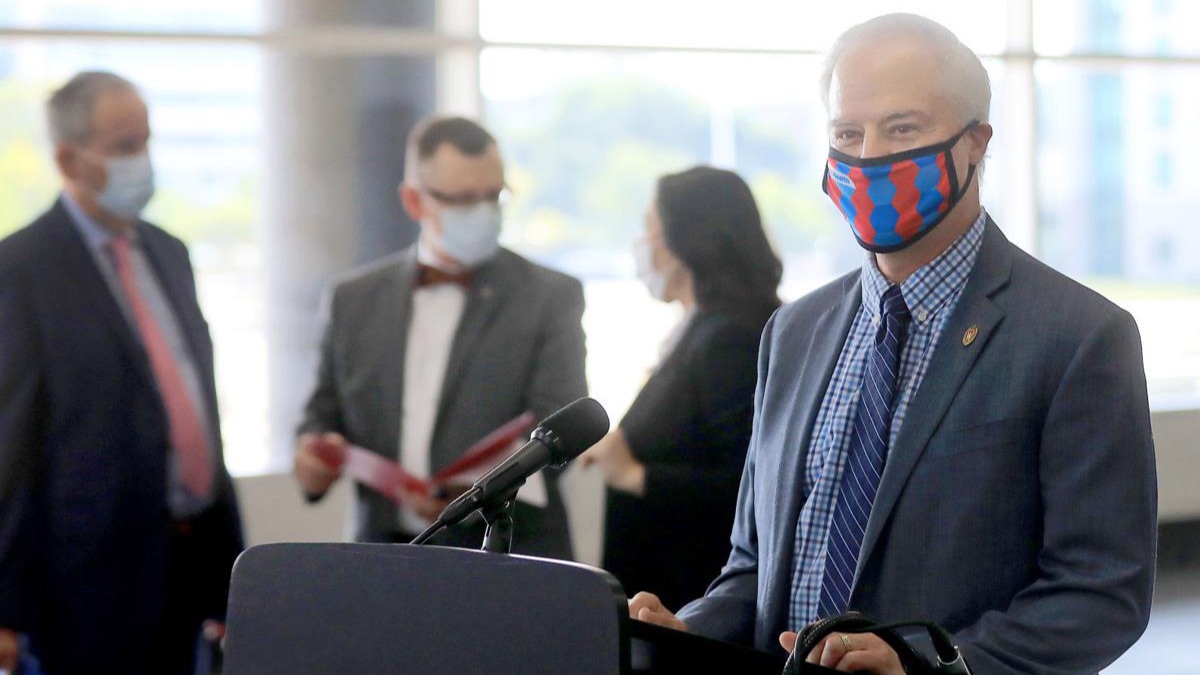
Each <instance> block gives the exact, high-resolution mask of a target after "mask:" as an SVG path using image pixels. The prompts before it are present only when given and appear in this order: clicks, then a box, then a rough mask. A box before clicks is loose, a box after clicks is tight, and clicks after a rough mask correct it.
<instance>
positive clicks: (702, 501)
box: [604, 307, 774, 610]
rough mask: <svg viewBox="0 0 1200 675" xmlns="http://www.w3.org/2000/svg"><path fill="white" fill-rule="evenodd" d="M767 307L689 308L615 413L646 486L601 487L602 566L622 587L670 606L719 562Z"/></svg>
mask: <svg viewBox="0 0 1200 675" xmlns="http://www.w3.org/2000/svg"><path fill="white" fill-rule="evenodd" d="M773 309H774V308H773V307H765V308H762V309H760V310H750V311H746V310H741V311H737V312H733V311H721V310H708V311H704V310H702V311H700V312H698V313H697V314H696V315H695V316H694V317H693V318H692V320H691V322H690V324H689V325H688V326H687V327H686V328H685V330H684V333H683V335H682V336H681V337H680V339H679V342H678V344H677V345H676V346H675V349H674V350H673V351H672V352H671V353H670V355H669V356H667V358H666V359H665V360H664V361H663V362H662V364H661V365H660V366H659V368H658V369H657V370H656V371H655V372H654V374H653V375H652V376H651V377H650V379H649V380H648V381H647V382H646V385H645V386H644V387H643V388H642V390H641V392H640V393H639V394H638V396H637V398H636V399H635V400H634V402H633V405H632V406H631V407H630V409H629V412H628V413H626V415H625V418H624V419H622V420H621V425H620V426H621V429H622V431H624V434H625V439H626V441H628V443H629V447H630V449H631V450H632V452H633V456H634V457H635V458H637V460H638V461H639V462H642V463H643V464H645V465H646V487H645V493H644V495H643V496H641V497H637V496H634V495H631V494H629V493H627V492H621V491H618V490H613V489H611V488H610V489H608V490H607V491H606V492H607V505H606V510H605V516H606V517H605V526H604V567H605V568H606V569H607V570H608V571H609V572H611V573H612V574H614V575H615V576H616V577H617V578H618V579H619V580H620V581H621V584H622V585H623V586H624V587H625V591H626V592H627V593H629V594H630V595H632V594H633V593H636V592H638V591H650V592H652V593H654V594H656V595H658V596H659V597H660V598H661V599H662V601H663V603H664V604H665V605H666V606H667V607H668V608H669V609H671V610H678V609H679V608H680V607H681V606H682V605H683V604H685V603H687V602H688V601H691V600H694V599H696V598H698V597H700V596H701V595H703V594H704V590H705V588H707V587H708V584H709V583H710V582H711V581H712V580H713V579H715V578H716V576H717V574H718V573H719V572H720V570H721V567H722V565H724V564H725V560H726V558H728V556H729V533H730V530H731V529H732V526H733V515H734V509H735V503H736V499H737V492H738V484H739V482H740V480H741V475H742V466H743V464H744V463H745V458H746V448H747V445H748V444H749V441H750V427H751V417H752V416H753V407H754V386H755V381H756V378H757V365H756V364H757V358H758V343H759V338H760V337H761V334H762V329H763V325H764V324H765V323H766V320H767V318H768V317H769V316H770V312H771V311H772V310H773Z"/></svg>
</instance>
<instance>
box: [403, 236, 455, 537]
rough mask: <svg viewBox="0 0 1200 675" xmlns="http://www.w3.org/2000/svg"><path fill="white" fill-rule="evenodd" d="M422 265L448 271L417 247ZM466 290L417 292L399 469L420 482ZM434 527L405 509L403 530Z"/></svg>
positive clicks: (446, 287)
mask: <svg viewBox="0 0 1200 675" xmlns="http://www.w3.org/2000/svg"><path fill="white" fill-rule="evenodd" d="M417 260H418V261H419V262H421V263H422V264H425V265H430V266H432V267H443V265H442V264H441V263H439V262H438V261H437V260H436V258H435V257H434V255H433V254H432V253H431V252H430V251H429V250H428V249H426V248H425V247H423V246H421V244H420V243H418V244H417ZM466 303H467V290H466V289H465V288H463V287H462V286H459V285H458V284H452V283H445V284H435V285H432V286H425V287H422V288H414V289H413V297H412V317H411V320H410V322H409V326H408V347H407V350H406V351H405V353H404V409H403V410H402V411H401V412H400V429H401V432H400V464H401V466H403V467H404V469H405V471H408V472H409V473H411V474H413V475H414V476H417V477H420V478H426V477H428V476H429V475H430V473H431V467H430V464H429V454H430V450H431V448H430V445H431V443H432V441H433V426H434V424H435V423H436V422H437V412H438V404H439V401H440V398H441V394H442V383H443V381H444V380H445V379H446V366H447V365H448V364H449V362H450V349H451V347H452V346H453V345H454V334H455V332H456V331H457V330H458V324H459V322H460V321H461V320H462V315H463V309H464V308H465V307H466ZM428 525H429V523H428V522H427V521H425V520H424V519H422V518H420V517H419V516H417V515H416V514H414V513H412V512H410V511H407V510H405V509H400V527H401V529H403V530H407V531H409V532H413V533H415V532H420V531H422V530H424V529H425V528H426V527H428Z"/></svg>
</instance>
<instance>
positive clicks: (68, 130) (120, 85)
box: [46, 70, 137, 143]
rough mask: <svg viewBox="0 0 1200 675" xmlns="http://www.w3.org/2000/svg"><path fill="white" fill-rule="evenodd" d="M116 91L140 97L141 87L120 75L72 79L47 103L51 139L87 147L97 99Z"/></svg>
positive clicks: (93, 74) (85, 74)
mask: <svg viewBox="0 0 1200 675" xmlns="http://www.w3.org/2000/svg"><path fill="white" fill-rule="evenodd" d="M113 91H130V92H134V93H136V92H137V87H136V86H134V84H133V83H132V82H130V81H129V80H127V79H125V78H123V77H121V76H120V75H116V74H114V73H109V72H105V71H99V70H91V71H84V72H82V73H79V74H77V75H75V77H72V78H71V79H70V80H69V81H68V82H67V83H66V84H64V85H63V86H62V87H60V88H59V89H57V90H56V91H55V92H54V93H53V94H51V95H50V100H49V101H47V102H46V121H47V126H48V127H49V129H50V138H51V139H52V140H53V141H54V142H55V143H85V142H86V141H87V140H88V137H89V136H90V135H91V133H92V113H93V112H94V111H95V109H96V99H98V98H100V96H101V95H103V94H107V93H109V92H113Z"/></svg>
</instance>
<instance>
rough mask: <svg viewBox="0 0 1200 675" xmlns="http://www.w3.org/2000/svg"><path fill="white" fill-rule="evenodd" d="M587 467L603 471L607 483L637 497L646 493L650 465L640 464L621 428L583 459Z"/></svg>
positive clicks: (582, 463)
mask: <svg viewBox="0 0 1200 675" xmlns="http://www.w3.org/2000/svg"><path fill="white" fill-rule="evenodd" d="M579 464H580V466H582V467H583V468H585V469H586V468H588V467H591V466H595V467H596V468H598V469H600V473H601V475H602V476H603V478H604V484H605V485H607V486H609V487H611V488H613V489H614V490H620V491H622V492H628V493H630V494H633V495H637V496H639V497H640V496H642V495H643V494H645V493H646V465H645V464H642V463H641V462H639V461H637V458H635V457H634V456H633V450H631V449H630V448H629V443H628V442H627V441H626V440H625V434H624V432H622V431H621V429H620V427H618V428H617V429H616V431H612V432H610V433H609V434H607V435H606V436H605V437H604V438H601V439H600V441H599V442H598V443H596V444H595V445H593V446H592V447H590V448H588V450H587V452H585V453H583V454H582V455H580V456H579Z"/></svg>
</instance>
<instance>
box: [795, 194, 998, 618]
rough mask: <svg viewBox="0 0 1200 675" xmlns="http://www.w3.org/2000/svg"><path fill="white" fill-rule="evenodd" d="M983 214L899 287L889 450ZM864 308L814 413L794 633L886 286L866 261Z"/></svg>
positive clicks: (814, 574) (818, 561)
mask: <svg viewBox="0 0 1200 675" xmlns="http://www.w3.org/2000/svg"><path fill="white" fill-rule="evenodd" d="M986 222H987V214H986V212H984V211H983V210H982V209H981V210H980V212H979V218H977V219H976V220H975V223H974V224H973V225H971V227H970V229H968V230H967V232H966V233H965V234H963V236H961V237H959V239H958V240H957V241H956V242H954V244H952V245H951V246H950V248H948V249H946V250H945V251H944V252H943V253H942V254H941V255H940V256H938V257H937V258H935V259H934V260H933V261H931V262H930V263H929V264H927V265H925V266H924V267H921V268H920V269H918V270H917V271H916V272H914V273H913V274H912V275H911V276H910V277H909V278H908V279H906V280H905V281H904V283H902V284H901V285H900V290H901V292H902V293H903V294H904V300H905V303H906V304H907V305H908V308H909V311H910V312H911V314H912V324H911V325H910V326H909V331H908V342H907V343H906V344H905V346H904V351H903V353H902V354H901V355H900V380H899V388H898V391H897V395H896V402H895V412H894V413H893V417H892V430H891V438H890V439H889V441H888V447H889V448H890V447H891V445H892V444H893V443H895V441H896V436H897V434H898V433H899V432H900V426H901V425H902V424H903V423H904V414H905V411H906V410H907V409H908V402H909V401H911V400H912V397H913V394H914V393H916V391H917V388H918V387H920V386H921V381H922V380H923V379H924V378H925V371H926V370H928V369H929V362H930V359H931V358H932V356H933V351H934V348H935V347H936V346H937V341H938V338H939V337H940V335H941V333H942V328H943V327H944V326H945V325H946V319H947V318H949V316H950V315H951V314H952V313H953V312H954V307H955V305H957V304H958V299H959V298H960V297H961V296H962V290H963V288H964V287H965V286H966V283H967V276H968V275H969V274H970V273H971V268H973V267H974V266H975V258H976V256H977V254H978V253H979V245H980V244H981V243H982V241H983V230H984V224H985V223H986ZM861 285H862V305H861V306H860V307H859V308H858V313H857V314H856V315H855V317H854V322H853V324H852V325H851V326H850V333H849V335H847V336H846V342H845V344H844V345H843V346H842V353H841V356H839V357H838V362H837V367H836V368H835V369H834V371H833V377H832V378H830V380H829V388H828V389H827V390H826V391H825V398H824V399H823V400H822V402H821V408H820V410H819V411H818V412H817V420H816V424H814V425H813V429H814V432H813V436H812V440H811V442H810V446H809V450H808V462H807V465H806V467H805V469H806V470H805V476H804V496H805V501H804V508H803V509H801V511H800V520H799V522H797V523H796V541H795V547H794V550H795V556H794V558H793V560H792V585H791V598H790V603H789V614H788V618H789V621H790V625H791V628H792V629H793V630H798V629H799V628H801V627H803V626H804V625H806V624H808V623H811V622H813V621H814V620H816V619H817V618H818V617H817V603H818V602H819V601H820V598H821V582H822V579H823V577H824V573H825V554H826V551H825V549H826V543H827V540H828V538H829V527H830V523H831V521H832V519H833V509H834V506H835V504H836V502H837V495H838V486H840V485H841V481H842V469H843V468H844V467H845V465H846V454H847V452H848V451H849V449H850V435H851V430H852V429H853V426H854V416H855V411H857V409H858V390H859V387H860V386H861V385H862V381H863V375H864V373H865V372H866V363H867V354H868V350H869V347H870V345H871V336H872V335H873V334H874V331H875V327H876V326H877V325H878V322H879V316H878V311H879V299H880V298H881V297H882V296H883V293H884V291H886V290H887V288H888V286H889V285H890V283H889V282H888V280H887V279H885V278H884V276H883V275H882V274H880V272H879V269H878V268H877V267H876V266H875V257H874V256H873V255H867V257H866V260H865V261H864V262H863V268H862V284H861Z"/></svg>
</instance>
